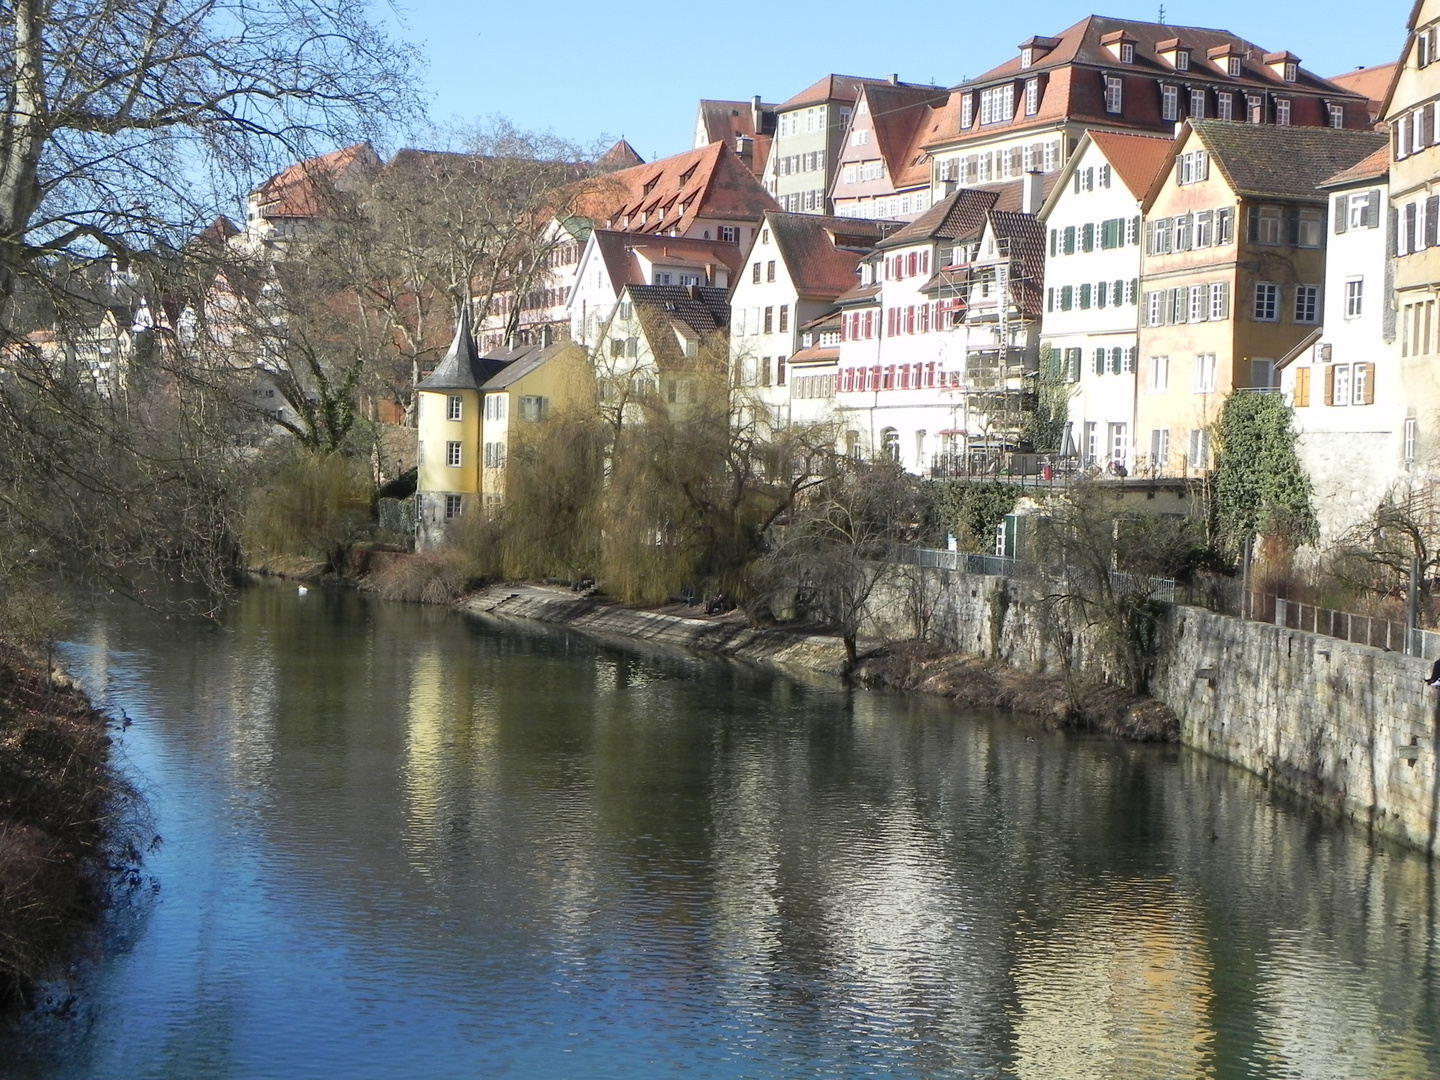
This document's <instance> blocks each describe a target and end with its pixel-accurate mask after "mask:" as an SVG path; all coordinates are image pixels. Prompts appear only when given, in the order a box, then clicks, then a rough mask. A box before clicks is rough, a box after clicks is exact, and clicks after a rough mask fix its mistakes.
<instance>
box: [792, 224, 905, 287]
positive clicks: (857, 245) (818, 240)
mask: <svg viewBox="0 0 1440 1080" xmlns="http://www.w3.org/2000/svg"><path fill="white" fill-rule="evenodd" d="M765 224H766V226H767V227H768V228H769V229H770V235H771V237H772V239H774V241H775V245H776V247H778V248H779V249H780V257H781V258H782V259H784V261H785V269H786V270H788V271H789V273H790V280H791V282H792V283H793V284H794V286H795V291H796V293H797V294H798V295H800V296H802V297H806V298H808V299H813V300H834V299H835V297H837V296H839V295H840V294H841V293H843V292H846V291H848V290H849V289H850V288H852V287H853V286H854V284H855V282H856V280H857V278H856V276H855V270H856V267H858V266H859V265H860V260H861V259H862V258H864V257H865V254H866V253H867V252H868V251H869V250H870V249H871V248H873V247H874V246H875V244H876V243H877V242H878V241H879V240H880V239H881V237H883V236H884V235H885V233H886V232H887V231H890V230H892V229H894V228H895V224H894V222H888V221H872V220H869V219H866V218H840V217H824V216H822V215H819V214H785V213H781V212H780V211H778V210H775V211H772V212H770V213H768V214H766V215H765Z"/></svg>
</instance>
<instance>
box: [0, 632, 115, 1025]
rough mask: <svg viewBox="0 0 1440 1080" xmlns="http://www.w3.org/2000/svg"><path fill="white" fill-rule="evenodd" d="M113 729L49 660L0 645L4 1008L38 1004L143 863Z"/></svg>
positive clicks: (0, 993)
mask: <svg viewBox="0 0 1440 1080" xmlns="http://www.w3.org/2000/svg"><path fill="white" fill-rule="evenodd" d="M105 728H106V719H105V717H104V715H103V714H101V713H100V712H99V711H98V710H97V709H95V708H94V707H93V706H92V705H91V704H90V702H89V700H88V699H87V698H86V697H85V695H84V694H83V693H82V692H81V691H80V690H79V689H78V688H77V687H75V686H74V685H72V684H70V683H69V682H68V681H65V680H64V678H63V676H57V677H52V676H51V674H50V673H47V672H46V670H45V665H44V662H43V660H39V661H37V660H36V659H35V658H33V657H30V656H27V655H25V654H23V653H21V652H20V651H18V650H15V649H12V648H8V647H3V646H0V1011H9V1010H13V1009H15V1008H19V1007H24V1006H25V1005H28V1004H29V1003H30V1002H31V1001H32V999H33V993H34V989H35V986H36V984H37V982H38V981H39V980H41V979H43V978H45V977H46V976H48V975H51V974H53V973H54V972H55V971H56V970H57V969H58V968H59V967H60V965H62V964H63V962H64V961H65V959H66V958H67V957H68V956H70V955H72V954H73V952H74V950H75V948H76V947H77V945H78V944H79V942H80V940H81V939H82V938H83V936H84V934H85V933H86V931H88V930H89V929H91V928H92V927H93V926H94V925H95V924H96V922H97V920H98V919H99V918H100V916H101V914H102V912H103V910H104V905H105V899H106V892H107V886H108V883H109V882H110V881H111V880H112V879H113V876H114V874H115V873H116V871H117V869H118V868H119V866H120V865H121V864H128V865H133V864H134V863H135V862H137V861H138V856H137V855H136V854H135V853H134V851H133V849H131V848H129V845H128V844H127V843H126V842H125V840H124V839H123V830H122V829H120V828H119V827H118V825H117V822H118V821H119V818H120V815H119V813H117V808H118V807H119V806H120V805H121V804H122V803H124V802H125V801H126V800H127V799H128V792H127V791H126V790H125V789H124V785H123V782H122V781H121V780H120V779H119V778H118V777H117V776H116V775H115V774H114V773H113V772H112V770H111V769H110V767H109V759H110V739H109V737H108V735H106V732H105Z"/></svg>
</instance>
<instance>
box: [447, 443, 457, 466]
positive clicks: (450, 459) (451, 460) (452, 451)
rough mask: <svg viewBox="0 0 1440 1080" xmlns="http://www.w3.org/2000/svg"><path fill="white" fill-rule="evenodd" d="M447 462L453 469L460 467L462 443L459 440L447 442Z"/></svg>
mask: <svg viewBox="0 0 1440 1080" xmlns="http://www.w3.org/2000/svg"><path fill="white" fill-rule="evenodd" d="M445 464H446V465H448V466H449V467H450V468H452V469H458V468H459V467H460V444H459V443H458V442H447V443H446V444H445Z"/></svg>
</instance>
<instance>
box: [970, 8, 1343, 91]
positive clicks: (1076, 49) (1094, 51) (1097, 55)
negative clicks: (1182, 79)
mask: <svg viewBox="0 0 1440 1080" xmlns="http://www.w3.org/2000/svg"><path fill="white" fill-rule="evenodd" d="M1117 35H1123V38H1124V40H1127V41H1131V42H1133V44H1134V46H1135V59H1134V62H1133V63H1130V64H1124V65H1122V64H1120V63H1119V61H1118V60H1117V59H1116V58H1115V55H1114V54H1113V53H1112V52H1111V51H1110V50H1109V49H1108V48H1106V47H1105V45H1104V44H1103V43H1102V40H1103V39H1111V40H1120V38H1119V37H1117ZM1057 37H1058V41H1059V44H1057V45H1056V46H1055V47H1054V48H1053V49H1051V50H1050V51H1049V52H1047V53H1045V54H1044V55H1043V56H1038V57H1036V58H1035V60H1034V62H1033V63H1032V64H1031V65H1030V67H1028V68H1021V66H1020V57H1019V55H1018V54H1017V55H1015V56H1012V57H1011V58H1010V59H1009V60H1007V61H1006V62H1005V63H1003V64H1001V65H1000V66H999V67H996V68H992V69H991V70H990V71H987V72H986V73H985V74H983V75H981V76H979V77H978V78H975V79H971V80H969V81H968V82H966V83H964V84H963V85H965V86H967V87H968V86H979V85H980V84H982V83H987V82H994V81H996V80H1000V79H1004V78H1007V77H1011V76H1020V75H1024V76H1030V75H1034V74H1037V73H1040V72H1045V71H1049V70H1052V69H1054V68H1059V67H1064V66H1066V65H1069V64H1084V65H1088V66H1092V67H1106V68H1116V67H1123V68H1125V69H1127V70H1131V71H1134V72H1136V73H1137V74H1148V75H1166V74H1171V73H1173V72H1175V68H1174V66H1173V65H1172V64H1171V63H1170V62H1169V61H1168V60H1165V59H1163V58H1162V57H1161V56H1160V52H1161V51H1162V50H1161V49H1160V46H1161V45H1162V44H1172V43H1173V42H1174V41H1175V39H1176V38H1178V39H1179V40H1180V42H1181V43H1183V44H1184V45H1185V46H1187V47H1189V48H1190V50H1191V60H1190V69H1189V71H1187V72H1184V73H1182V74H1185V75H1189V76H1190V77H1192V78H1193V77H1196V76H1199V75H1201V74H1204V75H1208V76H1215V75H1219V74H1221V70H1220V68H1219V67H1217V66H1216V65H1215V64H1214V63H1213V62H1211V61H1210V60H1209V59H1208V54H1209V53H1210V52H1211V51H1214V50H1219V49H1222V48H1223V49H1225V50H1226V51H1227V52H1234V53H1238V54H1239V55H1240V56H1242V57H1245V58H1246V59H1245V61H1244V68H1243V73H1242V74H1241V76H1240V77H1239V78H1238V79H1229V80H1228V81H1230V82H1232V83H1233V84H1234V85H1236V86H1241V87H1244V86H1247V85H1248V86H1251V87H1254V86H1256V85H1257V84H1258V85H1264V86H1266V87H1267V88H1274V87H1281V86H1285V87H1294V88H1298V89H1301V90H1309V91H1312V92H1315V91H1319V92H1330V93H1333V94H1334V95H1335V96H1336V97H1351V96H1358V95H1351V94H1350V93H1349V92H1348V91H1345V90H1343V89H1341V88H1340V87H1338V86H1336V85H1335V84H1333V83H1331V82H1329V81H1328V80H1326V79H1322V78H1320V77H1319V76H1317V75H1312V74H1311V73H1309V72H1307V71H1304V70H1303V69H1302V70H1301V71H1300V72H1299V77H1298V78H1297V80H1296V81H1295V82H1293V83H1287V82H1285V80H1284V78H1283V77H1282V76H1280V75H1279V74H1277V73H1276V72H1274V71H1272V70H1271V69H1270V68H1269V67H1267V66H1266V65H1265V64H1264V62H1263V58H1264V57H1265V56H1266V55H1279V54H1276V53H1270V52H1269V51H1268V50H1266V49H1262V48H1260V46H1258V45H1255V44H1253V43H1252V42H1249V41H1246V40H1245V39H1244V38H1241V37H1237V36H1236V35H1234V34H1232V33H1231V32H1230V31H1228V30H1214V29H1210V28H1207V27H1202V26H1172V25H1171V24H1169V23H1149V22H1138V21H1136V20H1133V19H1114V18H1110V17H1108V16H1104V15H1089V16H1086V17H1085V18H1084V19H1081V20H1080V21H1079V22H1078V23H1076V24H1075V25H1074V26H1071V27H1068V28H1067V29H1065V30H1063V31H1061V32H1060V34H1059V35H1057ZM1227 78H1228V77H1227Z"/></svg>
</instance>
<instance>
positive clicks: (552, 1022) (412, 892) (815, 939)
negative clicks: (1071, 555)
mask: <svg viewBox="0 0 1440 1080" xmlns="http://www.w3.org/2000/svg"><path fill="white" fill-rule="evenodd" d="M68 660H69V663H70V665H71V667H72V669H73V670H74V671H75V672H76V673H77V674H79V675H81V676H82V677H83V678H84V679H85V680H86V681H87V682H88V684H89V685H90V687H91V689H92V691H93V692H95V693H97V694H99V695H101V696H102V697H103V698H104V699H105V700H106V701H107V702H108V703H109V704H110V705H111V706H113V707H115V708H123V709H124V711H125V713H126V714H128V716H129V717H130V718H131V719H132V720H133V724H132V725H131V726H130V728H129V729H128V730H127V731H126V732H125V733H124V734H123V735H121V736H119V737H118V738H119V744H120V746H121V749H122V752H123V755H124V757H125V759H126V761H127V763H128V764H127V768H128V769H129V770H130V772H131V774H132V775H133V776H134V777H135V778H137V780H138V781H139V782H140V783H141V784H142V785H143V786H144V788H145V790H146V791H147V793H148V795H149V799H150V802H151V805H152V808H153V811H154V814H155V817H156V821H157V829H158V831H159V832H160V833H161V834H162V835H163V837H164V841H165V842H164V845H163V847H162V848H161V849H160V850H159V851H158V852H157V853H156V854H155V855H154V856H152V857H151V859H150V861H149V867H148V868H149V872H150V873H151V874H153V875H154V876H155V878H156V879H157V880H158V882H159V889H158V892H156V893H155V894H154V896H153V899H152V900H149V901H148V902H146V903H143V904H140V905H139V906H138V907H137V909H136V911H135V912H134V914H133V915H132V916H131V917H130V918H128V919H126V920H122V922H121V925H120V926H119V927H117V928H116V931H115V932H114V934H113V935H112V938H113V940H111V941H110V942H109V943H108V944H107V946H106V948H105V950H104V951H103V953H102V955H101V957H100V958H99V959H98V960H97V961H96V963H95V964H94V966H93V968H92V969H91V970H89V971H88V972H86V973H84V974H83V975H82V978H81V982H80V986H79V988H78V990H77V991H76V997H75V1001H74V1003H73V1007H71V1008H69V1009H68V1010H62V1011H60V1012H59V1013H57V1012H51V1013H50V1014H47V1015H45V1016H42V1017H40V1018H38V1019H32V1020H29V1021H26V1022H25V1023H24V1024H22V1025H21V1026H20V1027H19V1028H18V1029H17V1030H14V1031H10V1032H8V1033H4V1034H0V1076H5V1077H52V1076H53V1077H126V1078H141V1077H184V1078H193V1077H245V1078H251V1077H257V1078H258V1077H322V1076H323V1077H346V1078H365V1077H424V1078H444V1077H467V1078H468V1077H499V1076H506V1077H524V1078H532V1077H534V1078H545V1077H577V1078H588V1077H607V1076H615V1077H621V1076H623V1077H650V1076H653V1077H668V1076H674V1075H681V1074H683V1075H686V1076H703V1077H777V1076H795V1077H800V1076H805V1077H810V1076H821V1077H861V1076H876V1077H881V1076H884V1077H891V1076H894V1077H919V1076H957V1077H972V1076H973V1077H992V1076H993V1077H1011V1076H1014V1077H1027V1078H1036V1080H1042V1078H1043V1080H1057V1078H1066V1080H1086V1078H1092V1077H1093V1078H1097V1080H1100V1078H1104V1080H1116V1078H1121V1080H1123V1078H1132V1077H1133V1078H1145V1080H1154V1078H1160V1077H1296V1078H1304V1080H1323V1078H1329V1077H1335V1078H1347V1080H1348V1078H1356V1077H1371V1078H1402V1077H1404V1078H1419V1077H1433V1076H1436V1075H1437V1074H1440V1041H1437V1037H1440V975H1437V971H1436V944H1437V942H1436V911H1435V899H1436V882H1435V878H1434V872H1433V870H1432V868H1431V866H1430V865H1429V863H1428V862H1427V861H1426V860H1424V859H1421V858H1419V857H1417V856H1414V855H1411V854H1408V853H1406V852H1404V851H1402V850H1399V849H1396V848H1389V847H1383V846H1378V845H1375V844H1372V843H1371V842H1370V841H1369V840H1368V839H1367V838H1366V836H1365V835H1364V834H1363V833H1361V832H1360V831H1358V830H1356V829H1353V828H1351V827H1347V826H1343V825H1340V824H1337V823H1333V822H1329V821H1326V820H1323V819H1321V818H1318V817H1317V816H1315V815H1313V814H1312V813H1310V812H1309V811H1306V810H1304V809H1302V808H1298V807H1295V806H1293V805H1289V804H1286V803H1282V802H1279V801H1277V800H1275V799H1273V798H1272V797H1271V796H1270V795H1269V794H1268V793H1267V791H1266V790H1265V789H1264V788H1263V787H1262V786H1261V784H1260V783H1259V782H1258V781H1257V780H1255V779H1254V778H1252V777H1249V776H1247V775H1245V774H1243V773H1241V772H1239V771H1237V770H1234V769H1230V768H1228V767H1226V766H1223V765H1221V764H1219V763H1216V762H1213V761H1209V760H1206V759H1205V758H1203V757H1200V756H1199V755H1196V754H1191V753H1188V752H1183V751H1179V750H1176V749H1173V748H1157V747H1136V746H1126V745H1120V744H1116V743H1112V742H1107V741H1102V740H1098V739H1089V738H1074V737H1070V738H1067V737H1062V736H1057V735H1049V734H1045V733H1043V732H1040V731H1038V730H1034V729H1032V728H1029V727H1027V726H1025V725H1024V724H1018V723H1016V722H1015V721H1013V720H1008V719H1004V718H999V719H997V718H992V717H989V716H976V715H966V714H961V713H957V712H956V711H955V710H954V709H953V708H952V707H950V706H948V705H946V704H944V703H941V702H936V701H930V700H924V699H921V698H912V697H904V696H899V695H886V694H876V693H865V692H852V691H848V690H845V689H843V688H841V687H839V686H835V685H830V684H824V683H807V682H797V681H793V680H790V679H787V678H784V677H781V676H779V675H776V674H772V673H769V672H764V671H757V670H754V669H751V668H747V667H740V666H736V665H731V664H725V663H720V662H712V661H709V660H706V659H701V658H692V657H687V656H682V655H678V654H673V655H671V654H666V655H660V654H653V653H645V652H643V651H640V650H639V649H636V648H631V647H626V646H622V645H609V644H600V643H596V642H594V641H591V640H588V639H585V638H582V637H579V636H576V635H573V634H570V635H567V634H565V633H562V632H551V631H544V630H537V629H526V628H522V627H517V626H505V627H496V626H492V625H490V624H486V623H483V622H480V621H476V620H473V619H468V618H465V617H462V616H459V615H456V614H454V613H451V612H448V611H438V610H422V609H419V608H413V607H403V606H392V605H383V604H378V603H367V602H366V601H364V600H363V599H361V598H359V597H357V596H354V595H352V594H348V593H345V594H332V593H327V592H311V593H310V594H309V595H307V596H299V595H297V594H296V592H295V591H294V590H293V589H280V588H259V589H254V590H251V591H249V592H248V593H246V594H245V595H244V596H243V597H242V598H241V600H240V603H239V604H238V605H237V606H236V607H235V608H234V609H233V610H232V611H231V612H230V613H229V615H228V617H227V619H226V624H225V626H224V627H223V628H222V629H220V630H214V629H208V628H197V627H195V626H187V627H183V628H179V629H177V628H176V625H175V624H174V623H161V624H159V625H156V624H155V623H153V622H151V621H149V620H147V619H146V618H145V617H143V616H141V615H140V614H139V613H137V612H134V611H125V610H116V609H110V610H105V611H101V612H98V613H96V614H95V615H94V617H93V621H92V622H90V623H89V625H88V628H87V629H86V631H85V632H84V633H83V635H81V637H80V639H79V640H77V641H76V642H74V643H73V644H72V645H71V646H69V647H68ZM1032 739H1033V741H1032Z"/></svg>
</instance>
